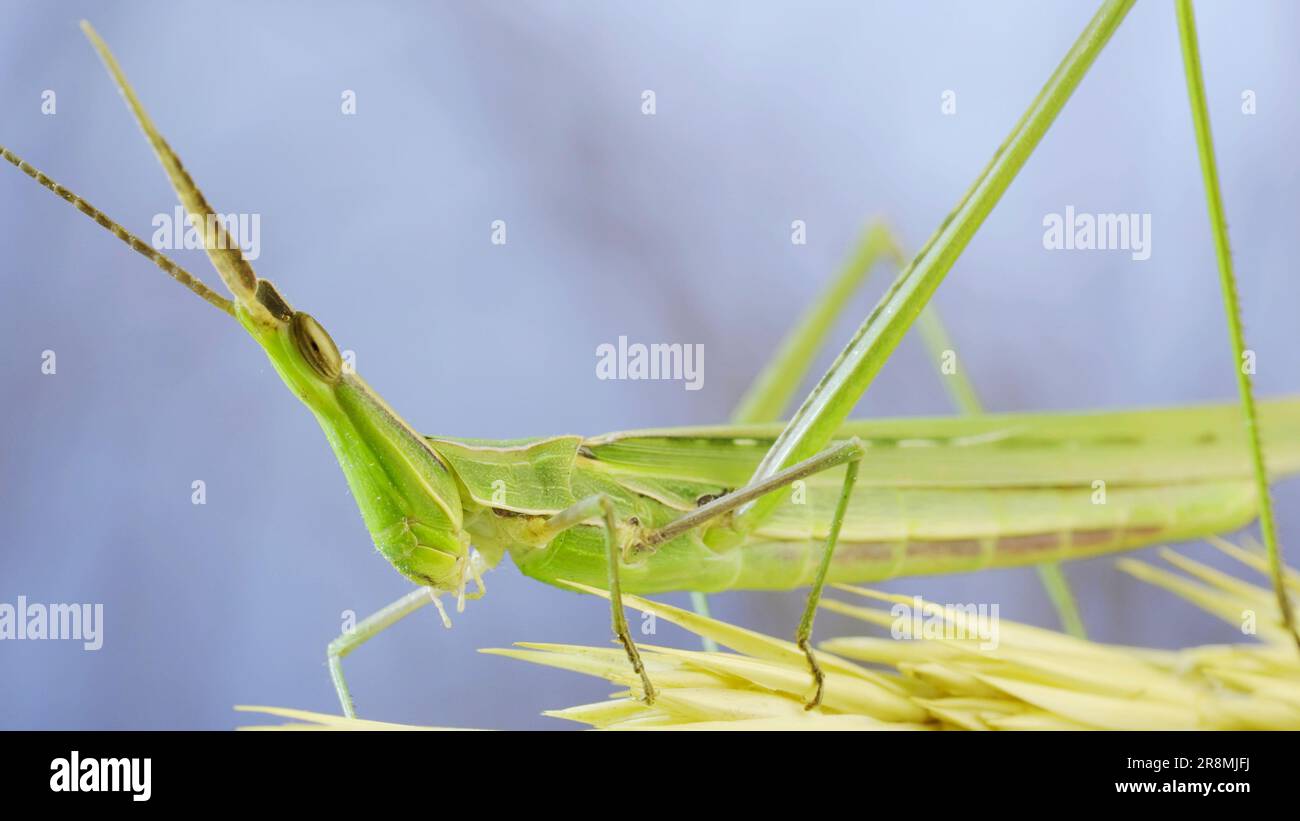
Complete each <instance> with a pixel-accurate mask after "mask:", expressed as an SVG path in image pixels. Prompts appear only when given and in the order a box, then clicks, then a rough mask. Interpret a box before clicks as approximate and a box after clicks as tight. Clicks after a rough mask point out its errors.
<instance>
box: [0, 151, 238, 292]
mask: <svg viewBox="0 0 1300 821" xmlns="http://www.w3.org/2000/svg"><path fill="white" fill-rule="evenodd" d="M0 157H4V158H5V159H6V160H8V161H9V162H11V163H13V165H14V166H15V167H16V168H17V169H18V170H19V171H21V172H23V173H24V174H26V175H27V176H29V177H31V178H32V179H34V180H36V181H37V182H38V183H40V184H41V185H42V186H44V187H45V188H48V189H49V190H50V191H52V192H54V194H55V196H57V197H58V198H59V199H61V200H64V201H65V202H68V203H70V204H71V205H72V206H73V207H75V208H76V209H77V210H78V211H80V212H81V213H83V214H85V215H86V216H88V217H90V218H91V219H93V220H94V221H95V222H97V223H99V224H100V225H101V226H103V227H104V228H107V229H108V230H109V232H110V233H112V234H113V236H115V237H117V238H118V239H120V240H122V242H125V243H126V244H127V245H129V246H131V248H132V249H133V250H135V251H137V252H138V253H140V254H143V255H144V256H146V257H148V258H149V259H150V260H152V261H153V263H154V264H155V265H157V266H158V267H159V268H161V269H163V270H164V271H166V272H167V275H168V276H170V277H171V278H172V279H174V280H176V281H177V282H179V283H180V284H182V285H184V286H185V287H186V288H189V289H190V290H191V291H193V292H194V293H196V294H198V295H199V296H201V297H203V299H205V300H206V301H208V302H209V303H211V304H212V305H214V306H215V307H217V308H220V309H221V310H223V311H225V312H226V313H228V314H230V315H231V316H234V315H235V307H234V305H233V304H232V303H231V301H230V300H228V299H226V298H225V297H223V296H222V295H221V294H218V293H217V292H216V291H213V290H212V289H211V288H209V287H208V286H206V285H204V284H203V282H202V281H201V280H200V279H198V278H197V277H195V276H194V275H193V274H191V273H190V272H189V271H186V270H185V269H184V268H182V267H181V266H179V265H177V264H176V263H175V262H172V261H171V260H170V259H168V258H167V257H166V256H164V255H163V254H160V253H159V252H158V251H155V250H154V249H153V248H152V247H151V246H150V245H149V244H148V243H146V242H145V241H144V240H142V239H140V238H139V237H137V236H136V235H135V234H132V233H131V232H130V231H128V230H126V229H125V228H123V227H122V226H121V225H118V224H117V223H116V222H114V221H113V220H112V219H111V218H110V217H109V216H108V215H107V214H105V213H104V212H103V211H100V210H99V209H98V208H96V207H95V206H93V205H91V204H90V203H88V202H86V201H85V200H83V199H82V198H81V197H79V196H77V195H76V194H74V193H73V192H72V191H69V190H68V189H67V188H64V187H63V186H62V185H59V184H58V183H57V182H55V181H54V180H52V179H50V178H49V177H47V176H45V175H44V174H42V173H41V172H40V171H38V170H37V169H35V168H33V167H32V165H31V164H30V163H28V162H26V161H25V160H23V158H22V157H19V156H18V155H17V154H15V153H13V152H12V151H10V150H9V149H7V148H5V147H4V146H2V145H0Z"/></svg>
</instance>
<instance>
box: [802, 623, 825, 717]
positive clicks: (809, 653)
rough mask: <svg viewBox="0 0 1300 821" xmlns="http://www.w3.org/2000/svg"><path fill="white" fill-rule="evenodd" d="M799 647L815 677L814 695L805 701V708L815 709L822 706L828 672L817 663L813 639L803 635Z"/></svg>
mask: <svg viewBox="0 0 1300 821" xmlns="http://www.w3.org/2000/svg"><path fill="white" fill-rule="evenodd" d="M798 644H799V649H800V650H802V651H803V654H804V657H805V658H807V659H808V669H809V670H811V671H812V677H813V686H814V688H815V689H814V691H813V697H812V698H811V699H809V700H808V701H807V702H805V703H804V705H803V708H804V709H805V710H813V709H816V708H817V707H819V706H821V703H822V691H823V690H825V688H826V674H825V673H823V672H822V666H821V665H820V664H818V663H817V654H816V653H814V652H813V649H812V641H811V640H810V638H809V637H807V636H805V637H801V638H800V639H799V640H798Z"/></svg>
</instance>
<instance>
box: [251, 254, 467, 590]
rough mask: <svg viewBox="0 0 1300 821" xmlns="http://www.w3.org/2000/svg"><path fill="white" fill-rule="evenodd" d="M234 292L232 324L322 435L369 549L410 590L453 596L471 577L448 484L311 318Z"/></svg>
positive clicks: (433, 458) (269, 296)
mask: <svg viewBox="0 0 1300 821" xmlns="http://www.w3.org/2000/svg"><path fill="white" fill-rule="evenodd" d="M240 296H241V294H240V293H239V291H238V290H236V291H235V299H236V301H235V306H234V307H235V317H236V319H238V320H239V323H240V324H241V325H243V326H244V329H245V330H247V331H248V333H249V334H250V335H251V336H252V337H253V338H254V339H255V340H257V342H258V344H260V345H261V346H262V349H263V350H264V351H266V355H267V357H268V358H269V359H270V360H271V364H272V365H273V366H274V367H275V370H276V371H277V372H278V373H279V374H280V377H281V378H282V379H283V380H284V383H285V384H286V385H288V387H289V389H290V390H291V391H293V392H294V394H295V395H296V396H297V397H298V398H299V399H301V400H302V401H303V403H304V404H306V405H307V407H308V408H310V409H311V411H312V413H313V415H315V417H316V420H317V422H319V423H320V426H321V428H322V429H323V430H324V431H325V436H326V438H327V439H329V442H330V445H331V446H332V447H333V449H334V454H335V456H336V457H337V458H338V461H339V465H340V466H341V467H342V468H343V473H344V475H346V477H347V480H348V485H349V486H350V487H351V489H352V495H353V496H354V497H355V498H356V500H357V505H358V507H360V508H361V515H362V517H363V518H364V520H365V522H366V527H367V528H368V529H369V530H370V535H371V538H372V539H373V540H374V542H375V546H376V547H377V548H379V551H380V552H381V553H382V554H383V555H384V557H385V558H387V559H388V560H389V561H390V562H391V563H392V564H393V566H394V567H396V568H397V569H398V571H400V572H401V573H402V574H403V575H405V576H406V577H407V578H409V579H411V580H412V581H414V582H416V583H417V584H421V585H427V586H430V587H433V588H435V589H437V590H444V591H462V590H463V589H464V585H465V579H466V577H467V574H469V572H470V564H469V562H470V548H469V539H468V537H467V536H465V535H464V533H463V531H462V529H461V526H462V507H461V499H460V492H459V490H458V485H457V482H456V479H455V477H454V476H453V475H452V474H451V471H450V470H449V469H448V467H447V466H446V465H445V464H443V462H442V461H441V460H440V459H439V458H438V456H437V455H436V454H435V453H434V452H433V450H432V449H430V448H429V446H428V445H427V444H426V443H425V441H424V439H423V437H421V436H420V435H419V434H417V433H416V432H415V431H414V430H412V429H411V427H410V426H409V425H408V424H407V423H406V422H405V421H403V420H402V418H401V417H400V416H398V415H397V414H396V413H395V412H394V411H393V410H392V409H391V408H389V407H388V405H387V404H386V403H385V402H384V401H383V399H381V398H380V397H379V395H378V394H376V393H375V392H374V391H373V390H371V389H370V387H369V386H368V385H367V384H366V383H365V382H364V381H363V380H362V379H361V378H360V377H359V376H357V375H356V374H355V373H353V372H352V369H351V368H350V367H346V366H345V365H344V362H343V358H342V357H341V356H340V355H339V350H338V347H337V346H336V345H335V344H334V340H333V339H332V338H330V335H329V334H328V333H327V332H326V331H325V328H324V327H322V326H321V324H320V323H319V322H317V321H316V320H315V319H313V318H312V317H311V315H310V314H307V313H304V312H302V311H295V310H293V309H292V308H291V307H289V304H288V302H286V301H285V300H284V298H283V297H281V296H280V294H279V292H278V291H277V290H276V289H275V286H273V285H272V284H271V283H270V282H269V281H267V280H265V279H258V280H257V284H256V286H255V287H254V288H253V289H252V290H251V299H249V300H244V299H241V298H240Z"/></svg>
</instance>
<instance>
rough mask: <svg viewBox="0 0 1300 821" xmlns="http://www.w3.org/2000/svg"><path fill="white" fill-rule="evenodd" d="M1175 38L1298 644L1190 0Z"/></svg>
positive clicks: (1182, 2)
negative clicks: (1251, 374) (1248, 363)
mask: <svg viewBox="0 0 1300 821" xmlns="http://www.w3.org/2000/svg"><path fill="white" fill-rule="evenodd" d="M1176 8H1177V10H1178V39H1179V42H1180V43H1181V45H1182V52H1183V74H1184V75H1185V76H1186V78H1187V99H1188V102H1189V103H1190V104H1191V109H1192V123H1193V125H1194V126H1195V128H1196V152H1197V155H1198V156H1199V158H1200V163H1201V179H1202V180H1203V181H1204V183H1205V205H1206V208H1207V210H1208V211H1209V216H1210V228H1211V229H1212V230H1213V232H1214V254H1215V257H1217V259H1218V265H1219V284H1220V285H1221V286H1222V288H1223V310H1224V313H1225V314H1227V318H1228V335H1229V337H1230V338H1231V340H1232V356H1233V369H1234V370H1235V371H1236V372H1237V394H1238V395H1239V396H1240V398H1241V411H1242V417H1243V421H1244V423H1245V425H1246V437H1247V439H1248V441H1249V442H1250V455H1251V462H1252V464H1253V466H1254V472H1255V489H1256V493H1257V495H1258V497H1259V528H1260V531H1261V532H1262V533H1263V536H1264V547H1265V550H1266V551H1267V552H1268V563H1269V575H1270V576H1271V577H1272V581H1273V590H1274V592H1275V593H1276V594H1277V602H1278V608H1279V609H1280V610H1281V613H1282V623H1283V624H1284V625H1285V626H1286V629H1287V631H1288V632H1290V633H1291V635H1292V636H1293V637H1294V638H1295V640H1296V646H1297V648H1300V634H1297V633H1296V629H1295V615H1294V614H1293V613H1292V611H1291V601H1290V599H1288V598H1287V592H1286V586H1285V583H1284V581H1283V566H1284V565H1283V561H1282V548H1281V545H1279V544H1278V540H1277V523H1276V522H1275V520H1274V518H1273V501H1272V499H1271V497H1270V495H1269V487H1268V471H1267V469H1266V468H1265V465H1264V450H1263V447H1262V445H1261V443H1260V435H1259V418H1258V415H1257V414H1256V412H1255V396H1254V393H1253V391H1252V390H1251V385H1250V374H1249V373H1247V369H1246V367H1245V363H1244V359H1245V352H1246V341H1245V335H1244V333H1243V332H1242V328H1241V304H1240V302H1239V300H1238V299H1237V278H1236V274H1235V273H1234V272H1233V268H1232V249H1231V247H1230V246H1229V244H1228V221H1227V218H1226V217H1225V216H1224V210H1223V195H1222V194H1221V193H1220V191H1219V170H1218V165H1217V163H1216V162H1215V159H1214V139H1213V137H1212V136H1211V134H1210V114H1209V109H1208V106H1207V105H1206V102H1205V80H1204V77H1203V75H1202V72H1201V54H1200V47H1199V46H1198V45H1197V38H1196V17H1195V14H1194V12H1193V11H1192V3H1191V0H1177V5H1176Z"/></svg>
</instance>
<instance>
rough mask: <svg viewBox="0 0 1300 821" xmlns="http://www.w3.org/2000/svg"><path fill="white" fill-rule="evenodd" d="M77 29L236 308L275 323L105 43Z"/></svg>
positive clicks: (85, 25) (244, 263)
mask: <svg viewBox="0 0 1300 821" xmlns="http://www.w3.org/2000/svg"><path fill="white" fill-rule="evenodd" d="M81 30H82V32H83V33H84V34H85V35H86V38H87V39H88V40H90V44H91V45H92V46H94V47H95V51H97V52H98V53H99V57H100V59H101V60H103V61H104V67H105V68H107V69H108V73H109V74H110V75H111V76H112V78H113V82H114V83H115V84H116V85H117V90H118V91H119V92H121V94H122V97H123V99H125V100H126V104H127V107H128V108H129V109H131V113H132V114H133V115H134V116H135V121H136V123H137V124H138V125H139V126H140V130H141V131H143V132H144V135H145V137H147V138H148V140H149V144H150V145H151V146H152V147H153V150H154V154H155V155H156V156H157V157H158V162H160V163H162V167H163V170H164V171H166V172H167V178H168V179H169V180H170V181H171V184H172V188H173V189H175V191H176V196H177V198H178V199H180V202H181V205H183V206H185V210H186V212H187V213H188V214H189V217H190V223H191V225H193V227H194V228H195V230H197V231H198V232H199V235H200V236H201V237H202V238H203V247H204V249H205V250H206V251H207V253H208V259H210V260H211V261H212V267H214V268H216V269H217V273H218V274H219V275H220V276H221V280H222V281H223V282H224V283H226V287H227V288H228V289H229V290H230V293H231V295H232V296H234V298H235V301H236V302H238V303H239V305H240V307H242V308H243V309H244V310H245V311H247V312H248V313H249V314H250V315H252V316H253V318H254V319H257V320H258V321H260V322H262V323H264V324H272V325H273V324H275V317H274V316H273V314H272V312H271V311H270V310H269V309H268V308H267V307H266V306H265V305H263V304H262V302H261V300H259V299H258V298H257V290H258V287H257V286H258V277H257V274H256V273H254V272H253V266H251V265H249V264H248V260H246V259H244V255H243V254H242V253H241V252H240V250H239V248H238V246H237V245H236V244H235V243H234V242H233V241H232V240H231V238H230V235H229V234H228V233H227V232H226V229H225V227H224V226H223V225H222V223H221V220H220V219H218V218H217V216H216V212H214V211H213V210H212V206H210V205H208V201H207V199H206V198H205V197H204V196H203V192H202V191H200V190H199V187H198V186H197V185H195V184H194V180H193V178H191V177H190V175H189V172H188V171H186V170H185V166H183V165H182V164H181V160H180V157H178V156H177V155H176V152H175V151H173V150H172V148H171V146H170V145H168V144H167V141H166V140H164V139H163V137H162V134H161V133H159V131H158V129H157V127H156V126H154V124H153V120H152V119H150V118H149V113H148V112H147V111H145V109H144V105H143V104H141V102H140V98H139V97H137V96H136V93H135V89H133V88H132V87H131V83H130V82H129V81H128V80H127V79H126V74H125V73H124V72H123V71H122V67H121V66H120V65H118V62H117V58H115V57H114V56H113V53H112V52H111V51H109V49H108V44H107V43H105V42H104V39H103V38H102V37H100V36H99V33H98V32H96V31H95V29H94V28H93V27H92V26H91V25H90V23H89V22H88V21H86V20H82V21H81Z"/></svg>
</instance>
